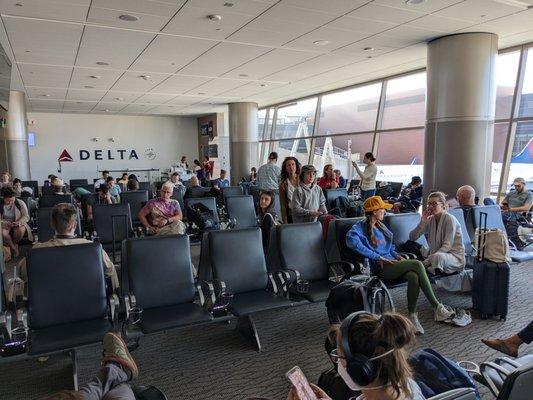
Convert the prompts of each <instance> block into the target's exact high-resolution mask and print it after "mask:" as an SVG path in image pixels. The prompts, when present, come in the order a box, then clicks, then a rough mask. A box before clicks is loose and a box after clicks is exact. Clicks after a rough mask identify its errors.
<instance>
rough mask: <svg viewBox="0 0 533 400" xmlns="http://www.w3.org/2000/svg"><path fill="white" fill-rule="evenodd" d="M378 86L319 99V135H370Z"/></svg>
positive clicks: (346, 91) (374, 118) (377, 102)
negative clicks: (356, 133) (358, 133)
mask: <svg viewBox="0 0 533 400" xmlns="http://www.w3.org/2000/svg"><path fill="white" fill-rule="evenodd" d="M380 94H381V83H376V84H374V85H369V86H362V87H357V88H355V89H350V90H344V91H342V92H336V93H331V94H328V95H325V96H323V97H322V103H321V107H320V122H319V125H318V133H319V135H335V134H338V133H350V132H361V131H373V130H374V128H375V125H376V116H377V112H378V105H379V96H380Z"/></svg>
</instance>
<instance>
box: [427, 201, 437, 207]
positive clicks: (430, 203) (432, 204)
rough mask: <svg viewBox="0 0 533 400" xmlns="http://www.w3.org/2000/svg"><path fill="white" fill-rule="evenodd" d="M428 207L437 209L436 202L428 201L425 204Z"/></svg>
mask: <svg viewBox="0 0 533 400" xmlns="http://www.w3.org/2000/svg"><path fill="white" fill-rule="evenodd" d="M427 205H428V207H437V206H438V205H439V202H438V201H428V202H427Z"/></svg>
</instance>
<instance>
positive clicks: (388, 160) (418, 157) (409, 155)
mask: <svg viewBox="0 0 533 400" xmlns="http://www.w3.org/2000/svg"><path fill="white" fill-rule="evenodd" d="M376 158H377V160H376V164H377V165H378V176H377V178H376V179H377V180H378V181H387V182H403V183H404V184H407V183H409V182H411V177H413V176H415V175H418V176H422V174H423V170H424V130H423V129H414V130H408V131H399V132H382V133H380V136H379V146H378V152H377V156H376Z"/></svg>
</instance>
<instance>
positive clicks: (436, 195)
mask: <svg viewBox="0 0 533 400" xmlns="http://www.w3.org/2000/svg"><path fill="white" fill-rule="evenodd" d="M432 197H433V198H436V199H437V200H438V201H439V202H440V203H442V206H443V207H444V208H446V195H445V194H444V193H443V192H431V193H430V194H429V196H428V200H429V199H431V198H432Z"/></svg>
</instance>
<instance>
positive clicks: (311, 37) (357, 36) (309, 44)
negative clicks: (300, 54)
mask: <svg viewBox="0 0 533 400" xmlns="http://www.w3.org/2000/svg"><path fill="white" fill-rule="evenodd" d="M368 36H369V35H368V34H367V33H365V32H355V31H346V30H341V29H333V28H329V27H322V28H318V29H316V30H314V31H312V32H309V33H307V34H305V35H303V36H301V37H299V38H298V39H295V40H293V41H291V42H289V43H287V44H286V45H285V46H284V47H294V48H298V49H307V50H314V51H317V50H319V51H324V52H325V51H328V50H334V49H337V48H339V47H343V46H346V45H347V44H350V43H353V42H356V41H358V40H362V39H364V38H366V37H368ZM321 41H326V42H328V43H326V44H324V45H320V46H317V45H316V44H314V43H315V42H321Z"/></svg>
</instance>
